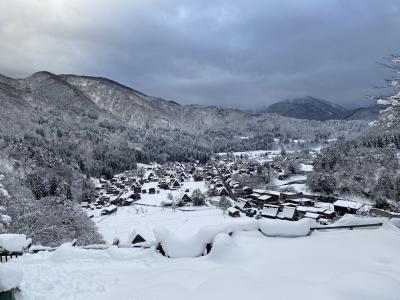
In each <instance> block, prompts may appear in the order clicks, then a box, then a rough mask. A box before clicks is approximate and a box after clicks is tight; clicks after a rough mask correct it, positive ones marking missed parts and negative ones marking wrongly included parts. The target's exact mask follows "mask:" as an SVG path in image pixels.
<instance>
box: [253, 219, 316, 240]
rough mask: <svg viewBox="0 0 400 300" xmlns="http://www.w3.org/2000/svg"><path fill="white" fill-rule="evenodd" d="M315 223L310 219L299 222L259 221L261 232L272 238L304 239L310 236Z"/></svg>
mask: <svg viewBox="0 0 400 300" xmlns="http://www.w3.org/2000/svg"><path fill="white" fill-rule="evenodd" d="M312 224H313V222H312V220H310V219H306V218H305V219H301V220H299V221H285V220H266V219H264V220H259V221H258V226H259V228H260V231H261V232H262V233H263V234H265V235H267V236H270V237H302V236H307V235H309V234H310V229H311V226H312Z"/></svg>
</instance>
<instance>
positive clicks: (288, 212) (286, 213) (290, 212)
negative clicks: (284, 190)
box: [278, 206, 296, 219]
mask: <svg viewBox="0 0 400 300" xmlns="http://www.w3.org/2000/svg"><path fill="white" fill-rule="evenodd" d="M295 213H296V208H295V207H290V206H285V207H284V208H283V210H282V212H280V213H279V214H278V217H279V218H285V219H293V217H294V214H295Z"/></svg>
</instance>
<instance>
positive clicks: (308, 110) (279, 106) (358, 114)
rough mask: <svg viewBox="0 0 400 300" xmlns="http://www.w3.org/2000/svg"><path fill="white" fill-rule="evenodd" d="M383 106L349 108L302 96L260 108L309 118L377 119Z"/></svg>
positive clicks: (270, 111) (264, 111) (265, 110)
mask: <svg viewBox="0 0 400 300" xmlns="http://www.w3.org/2000/svg"><path fill="white" fill-rule="evenodd" d="M381 109H383V107H382V106H371V107H360V108H357V109H347V108H344V107H343V106H341V105H338V104H335V103H332V102H329V101H326V100H322V99H317V98H314V97H310V96H307V97H301V98H294V99H288V100H283V101H280V102H277V103H274V104H272V105H270V106H268V107H266V108H263V109H261V110H259V112H263V113H274V114H278V115H281V116H285V117H289V118H295V119H308V120H320V121H325V120H335V119H336V120H376V119H377V118H378V116H379V111H380V110H381Z"/></svg>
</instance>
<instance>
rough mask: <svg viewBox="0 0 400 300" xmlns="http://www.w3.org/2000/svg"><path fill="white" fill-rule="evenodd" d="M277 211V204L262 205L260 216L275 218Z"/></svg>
mask: <svg viewBox="0 0 400 300" xmlns="http://www.w3.org/2000/svg"><path fill="white" fill-rule="evenodd" d="M278 212H279V206H278V205H272V204H268V205H264V207H263V209H262V210H261V216H262V217H264V218H269V219H275V218H276V216H277V215H278Z"/></svg>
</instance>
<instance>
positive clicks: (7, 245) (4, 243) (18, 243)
mask: <svg viewBox="0 0 400 300" xmlns="http://www.w3.org/2000/svg"><path fill="white" fill-rule="evenodd" d="M30 242H31V239H26V235H25V234H15V233H4V234H0V248H3V249H5V250H7V251H8V252H22V251H23V250H24V248H25V247H27V246H28V245H29V243H30Z"/></svg>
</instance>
